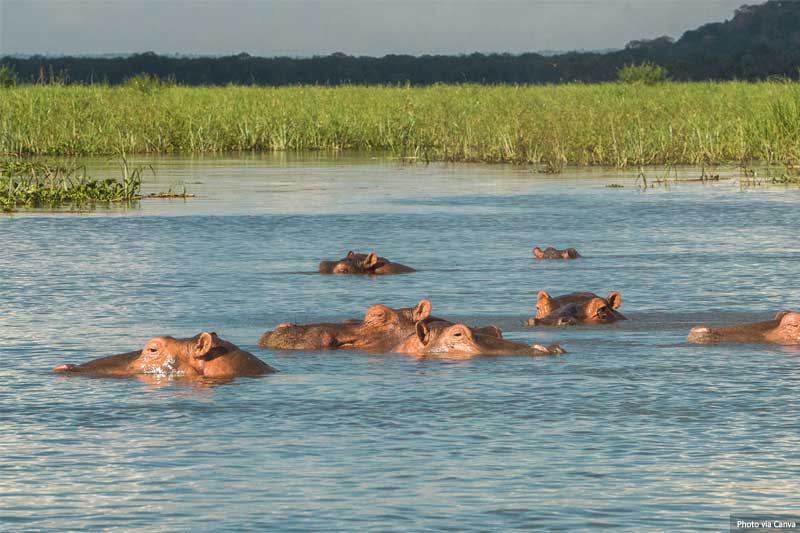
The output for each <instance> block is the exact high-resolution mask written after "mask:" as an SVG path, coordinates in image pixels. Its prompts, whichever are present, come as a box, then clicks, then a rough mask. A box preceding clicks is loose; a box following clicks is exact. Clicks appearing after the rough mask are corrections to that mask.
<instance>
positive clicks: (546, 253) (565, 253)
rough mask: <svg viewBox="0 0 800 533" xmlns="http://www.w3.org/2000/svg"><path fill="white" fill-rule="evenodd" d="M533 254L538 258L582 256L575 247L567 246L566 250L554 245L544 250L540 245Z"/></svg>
mask: <svg viewBox="0 0 800 533" xmlns="http://www.w3.org/2000/svg"><path fill="white" fill-rule="evenodd" d="M533 256H534V257H535V258H536V259H577V258H579V257H580V256H581V254H579V253H578V250H576V249H575V248H567V249H565V250H556V249H555V248H553V247H552V246H548V247H547V248H545V249H544V250H542V249H541V248H539V247H538V246H537V247H536V248H534V249H533Z"/></svg>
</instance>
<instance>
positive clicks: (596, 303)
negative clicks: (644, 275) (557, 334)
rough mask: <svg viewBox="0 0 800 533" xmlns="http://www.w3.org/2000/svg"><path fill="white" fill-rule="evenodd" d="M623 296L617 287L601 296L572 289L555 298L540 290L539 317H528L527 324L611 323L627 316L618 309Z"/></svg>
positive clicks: (537, 312) (537, 304)
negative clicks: (606, 294) (571, 291)
mask: <svg viewBox="0 0 800 533" xmlns="http://www.w3.org/2000/svg"><path fill="white" fill-rule="evenodd" d="M621 302H622V296H620V294H619V293H618V292H616V291H614V292H612V293H611V294H609V295H608V298H601V297H600V296H597V295H596V294H594V293H592V292H573V293H570V294H565V295H563V296H558V297H555V298H553V297H552V296H550V295H549V294H547V293H546V292H545V291H539V295H538V298H537V301H536V317H534V318H529V319H528V320H527V321H526V322H525V324H526V325H528V326H539V325H544V326H568V325H570V326H571V325H575V324H610V323H612V322H616V321H617V320H627V319H626V318H625V316H623V315H622V313H620V312H618V311H617V308H618V307H619V305H620V303H621Z"/></svg>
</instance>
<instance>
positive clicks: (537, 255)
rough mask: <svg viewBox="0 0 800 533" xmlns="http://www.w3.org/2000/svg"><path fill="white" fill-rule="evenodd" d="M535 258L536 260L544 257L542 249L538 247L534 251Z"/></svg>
mask: <svg viewBox="0 0 800 533" xmlns="http://www.w3.org/2000/svg"><path fill="white" fill-rule="evenodd" d="M533 257H535V258H536V259H541V258H542V257H544V252H543V251H542V249H541V248H539V247H538V246H537V247H536V248H534V249H533Z"/></svg>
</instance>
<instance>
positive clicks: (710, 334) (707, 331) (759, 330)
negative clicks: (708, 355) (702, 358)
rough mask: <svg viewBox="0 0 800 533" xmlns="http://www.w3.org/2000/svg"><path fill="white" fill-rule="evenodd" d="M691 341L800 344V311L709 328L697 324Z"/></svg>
mask: <svg viewBox="0 0 800 533" xmlns="http://www.w3.org/2000/svg"><path fill="white" fill-rule="evenodd" d="M687 340H688V341H689V342H696V343H701V344H708V343H714V342H771V343H774V344H800V313H797V312H792V311H781V312H780V313H778V314H777V315H775V318H773V319H772V320H767V321H765V322H754V323H750V324H737V325H734V326H722V327H719V328H709V327H706V326H695V327H693V328H692V330H691V331H690V332H689V336H688V337H687Z"/></svg>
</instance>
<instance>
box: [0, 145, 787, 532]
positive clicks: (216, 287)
mask: <svg viewBox="0 0 800 533" xmlns="http://www.w3.org/2000/svg"><path fill="white" fill-rule="evenodd" d="M93 165H94V166H95V167H96V168H98V169H100V170H98V171H100V172H102V171H103V169H106V168H107V167H108V165H107V164H106V163H103V162H102V161H99V162H98V161H96V162H93ZM156 169H157V174H158V176H159V178H158V182H157V183H148V184H147V189H148V190H163V189H165V188H166V187H167V186H169V184H170V183H173V182H174V181H175V180H182V181H183V182H185V183H187V187H188V189H189V190H190V191H191V192H195V193H197V195H198V196H197V197H196V198H194V199H190V200H186V201H183V200H149V201H143V202H142V203H141V205H140V206H139V207H132V208H127V209H123V208H112V209H108V210H100V211H96V212H92V213H89V214H77V215H76V214H67V213H46V212H22V213H17V214H13V215H6V216H3V217H2V218H0V235H2V237H1V238H2V245H3V252H4V253H3V254H2V255H0V280H2V281H1V282H0V302H2V303H1V304H0V311H2V312H0V331H2V348H0V360H1V361H2V366H0V428H2V431H1V432H0V526H1V527H0V529H2V530H31V529H34V530H49V531H52V530H99V529H107V530H148V531H180V530H188V529H192V530H263V529H269V530H287V531H290V530H295V531H309V530H332V529H334V530H350V531H353V530H402V531H406V530H414V531H425V530H442V529H453V530H459V531H460V530H483V531H486V530H508V529H515V528H531V527H542V528H546V529H551V530H560V529H574V528H583V529H596V528H600V527H618V528H627V529H631V530H679V529H684V530H724V529H727V527H728V516H729V514H730V513H734V512H737V513H745V512H747V513H750V514H758V513H772V514H777V513H780V512H783V513H784V514H787V513H788V514H791V513H792V512H794V513H795V514H797V511H798V509H800V477H798V474H799V473H800V435H799V434H798V433H799V432H798V429H799V428H800V425H798V419H800V395H798V391H799V390H800V370H799V369H798V351H797V350H793V349H790V348H781V347H776V346H766V345H763V346H762V345H742V346H695V345H689V344H687V343H686V342H685V336H686V333H687V331H688V329H689V327H690V326H691V325H693V324H698V323H707V324H721V323H726V322H736V321H754V320H763V319H766V318H769V317H771V315H773V314H774V313H775V312H776V311H778V310H780V309H785V308H792V309H798V308H800V289H798V286H797V279H798V275H799V274H800V261H798V259H800V250H799V249H798V246H797V220H798V219H797V212H798V207H800V190H798V189H796V188H795V189H785V188H782V187H773V188H759V189H750V190H745V191H742V190H740V188H739V187H738V186H737V185H735V184H734V183H732V182H730V181H721V182H719V183H713V184H705V185H703V184H700V183H681V184H679V185H677V186H674V185H673V186H670V187H669V188H663V187H662V188H657V189H653V190H648V191H647V192H641V191H640V190H638V189H637V188H636V187H635V186H634V181H633V178H634V176H631V175H623V174H618V173H613V172H608V171H602V170H595V171H581V172H568V173H567V174H565V175H563V176H559V177H547V176H543V175H538V174H533V173H531V172H530V170H527V169H524V168H518V167H505V166H483V165H475V166H468V165H467V166H462V165H455V166H453V165H431V166H423V165H419V166H403V165H399V164H397V163H396V162H391V161H381V160H365V159H337V160H330V159H329V160H326V159H296V160H295V159H273V158H249V159H247V158H245V159H231V158H222V159H204V160H203V159H201V160H186V159H162V160H158V161H156ZM108 172H117V171H116V170H113V171H112V170H111V169H108ZM696 173H697V171H696V170H693V169H685V170H684V174H685V175H687V176H689V175H696ZM610 183H618V184H624V185H625V187H624V188H608V187H606V185H607V184H610ZM534 245H539V246H547V245H555V246H575V247H576V248H577V249H578V250H579V251H580V252H581V253H582V254H583V255H584V256H585V258H584V259H581V260H578V261H573V262H536V261H534V260H533V257H532V255H531V249H532V247H533V246H534ZM350 249H355V250H361V251H365V252H366V251H370V250H376V251H378V252H380V253H381V254H382V255H385V256H387V257H388V258H390V259H392V260H395V261H399V262H402V263H406V264H409V265H411V266H414V267H416V268H418V269H419V270H420V271H419V272H418V273H415V274H411V275H405V276H394V277H386V278H376V279H367V278H360V277H347V276H345V277H326V276H318V275H314V274H313V273H312V272H313V270H314V269H315V268H316V264H317V262H318V261H319V260H321V259H334V258H338V257H341V256H342V255H343V254H344V253H346V252H347V250H350ZM539 289H545V290H548V291H549V292H550V293H551V294H553V295H555V294H560V293H563V292H568V291H573V290H589V291H594V292H597V293H601V294H604V295H605V294H607V293H608V292H610V291H611V290H619V291H620V292H621V293H622V307H621V311H622V312H623V313H625V314H626V315H627V316H628V317H629V319H630V320H629V321H627V322H623V323H620V324H618V325H614V326H609V327H585V328H580V327H577V328H566V329H563V328H562V329H553V328H549V329H535V328H534V329H531V328H524V327H522V326H521V323H522V321H523V320H524V319H525V318H527V317H529V316H531V315H532V314H533V312H534V305H535V304H534V302H535V298H536V293H537V291H538V290H539ZM423 297H424V298H429V299H430V300H431V301H432V302H433V312H434V313H435V314H436V315H439V316H445V317H448V318H454V319H463V320H466V321H469V322H473V323H477V322H480V323H496V324H498V325H500V326H501V327H502V328H503V330H504V333H505V336H506V338H510V339H514V340H519V341H524V342H528V343H532V342H537V343H543V344H545V343H550V342H560V343H561V344H563V345H564V347H565V348H566V349H567V350H568V351H569V354H568V355H566V356H563V357H553V358H541V359H525V358H491V359H473V360H469V361H457V362H455V361H441V360H423V361H419V360H415V359H412V358H408V357H405V356H399V355H385V356H374V355H364V354H360V353H355V352H332V353H302V352H298V353H285V352H284V353H278V352H272V351H268V350H262V349H260V348H258V347H257V346H256V345H255V342H256V340H257V339H258V337H259V335H260V334H261V333H262V332H263V331H265V330H266V329H271V328H272V327H273V326H274V325H275V324H277V323H279V322H283V321H286V320H291V321H295V322H306V321H319V320H341V319H344V318H347V317H359V316H361V315H362V314H363V312H364V310H365V309H366V308H367V307H368V306H369V305H370V304H373V303H378V302H380V303H384V304H388V305H392V306H411V305H413V304H415V303H416V302H417V301H418V300H419V299H420V298H423ZM201 330H213V331H216V332H218V333H219V334H220V336H222V337H223V338H226V339H228V340H231V341H232V342H234V343H236V344H238V345H239V346H242V347H243V348H245V349H248V350H250V351H251V352H253V353H255V354H256V355H258V356H259V357H261V358H262V359H264V360H265V361H267V362H268V363H270V364H271V365H273V366H275V367H276V368H278V369H279V370H280V371H281V373H279V374H277V375H272V376H266V377H264V378H259V379H240V380H236V381H235V382H233V383H231V384H227V385H221V386H216V387H200V386H196V385H195V386H193V385H190V384H185V383H176V382H160V383H144V382H141V381H138V380H135V379H131V380H110V379H90V378H81V377H77V378H75V377H64V376H56V375H53V374H52V373H51V372H50V369H51V367H53V366H54V365H56V364H59V363H64V362H74V363H77V362H82V361H86V360H89V359H92V358H95V357H100V356H103V355H108V354H111V353H118V352H123V351H129V350H133V349H138V348H139V347H141V346H142V345H143V344H144V342H145V341H146V340H147V339H148V338H149V337H151V336H153V335H157V334H164V333H167V334H172V335H175V336H190V335H194V334H196V333H198V332H199V331H201Z"/></svg>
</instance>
